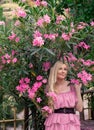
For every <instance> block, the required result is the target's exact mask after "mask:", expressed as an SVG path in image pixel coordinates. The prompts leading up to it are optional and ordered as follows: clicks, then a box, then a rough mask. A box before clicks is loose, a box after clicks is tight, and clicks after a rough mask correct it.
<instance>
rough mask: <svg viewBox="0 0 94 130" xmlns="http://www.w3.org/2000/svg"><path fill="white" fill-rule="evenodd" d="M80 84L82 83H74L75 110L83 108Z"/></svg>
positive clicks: (80, 110)
mask: <svg viewBox="0 0 94 130" xmlns="http://www.w3.org/2000/svg"><path fill="white" fill-rule="evenodd" d="M81 86H82V84H79V85H75V92H76V96H77V103H76V110H77V111H79V112H82V110H83V101H82V97H81Z"/></svg>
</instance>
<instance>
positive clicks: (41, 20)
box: [37, 18, 44, 27]
mask: <svg viewBox="0 0 94 130" xmlns="http://www.w3.org/2000/svg"><path fill="white" fill-rule="evenodd" d="M43 23H44V19H43V18H39V19H38V21H37V26H39V27H43Z"/></svg>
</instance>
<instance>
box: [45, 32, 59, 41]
mask: <svg viewBox="0 0 94 130" xmlns="http://www.w3.org/2000/svg"><path fill="white" fill-rule="evenodd" d="M56 37H58V34H57V33H56V34H55V33H54V34H44V38H46V39H50V40H55V38H56Z"/></svg>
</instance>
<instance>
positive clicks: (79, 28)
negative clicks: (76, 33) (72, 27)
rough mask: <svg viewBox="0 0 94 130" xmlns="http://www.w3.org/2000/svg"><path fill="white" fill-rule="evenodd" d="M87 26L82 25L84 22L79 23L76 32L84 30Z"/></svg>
mask: <svg viewBox="0 0 94 130" xmlns="http://www.w3.org/2000/svg"><path fill="white" fill-rule="evenodd" d="M87 25H88V24H87V23H84V22H80V23H79V24H78V26H77V29H78V30H82V29H84V28H85V27H86V26H87Z"/></svg>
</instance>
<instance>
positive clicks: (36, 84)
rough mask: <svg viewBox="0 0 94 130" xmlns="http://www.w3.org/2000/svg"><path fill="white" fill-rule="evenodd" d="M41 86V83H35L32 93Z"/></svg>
mask: <svg viewBox="0 0 94 130" xmlns="http://www.w3.org/2000/svg"><path fill="white" fill-rule="evenodd" d="M41 86H42V82H35V83H34V84H33V86H32V92H33V93H35V92H37V90H38V89H39V88H40V87H41Z"/></svg>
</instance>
